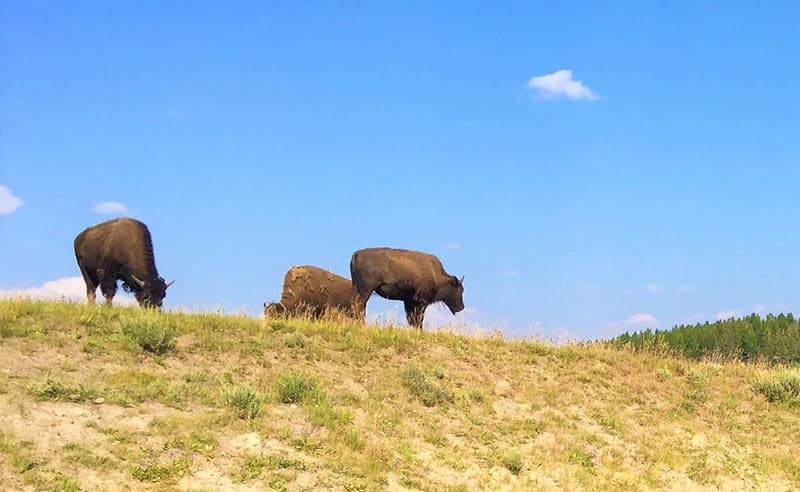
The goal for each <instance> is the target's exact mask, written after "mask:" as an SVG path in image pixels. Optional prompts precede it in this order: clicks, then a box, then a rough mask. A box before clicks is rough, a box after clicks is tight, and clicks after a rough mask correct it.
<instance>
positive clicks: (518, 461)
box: [501, 451, 523, 475]
mask: <svg viewBox="0 0 800 492" xmlns="http://www.w3.org/2000/svg"><path fill="white" fill-rule="evenodd" d="M501 462H502V464H503V467H505V468H506V469H507V470H508V471H510V472H511V473H513V474H514V475H519V474H520V472H521V471H522V465H523V464H522V453H520V452H519V451H511V452H510V453H507V454H506V455H504V456H503V459H502V460H501Z"/></svg>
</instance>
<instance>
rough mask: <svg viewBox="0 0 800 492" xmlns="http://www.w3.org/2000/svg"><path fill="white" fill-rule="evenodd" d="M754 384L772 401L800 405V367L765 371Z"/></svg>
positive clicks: (757, 389) (758, 390) (754, 386)
mask: <svg viewBox="0 0 800 492" xmlns="http://www.w3.org/2000/svg"><path fill="white" fill-rule="evenodd" d="M752 384H753V388H754V389H755V390H756V391H757V392H759V393H761V394H762V395H764V396H765V397H766V398H767V400H769V401H771V402H783V403H790V404H793V405H800V369H783V370H780V371H769V372H763V373H761V374H759V375H758V376H756V378H755V380H754V381H753V383H752Z"/></svg>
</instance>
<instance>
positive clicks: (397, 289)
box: [350, 248, 464, 330]
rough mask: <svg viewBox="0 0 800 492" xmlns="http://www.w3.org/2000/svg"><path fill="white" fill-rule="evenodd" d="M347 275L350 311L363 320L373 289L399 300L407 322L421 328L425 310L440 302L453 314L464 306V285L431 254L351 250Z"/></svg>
mask: <svg viewBox="0 0 800 492" xmlns="http://www.w3.org/2000/svg"><path fill="white" fill-rule="evenodd" d="M350 274H351V276H352V278H353V288H354V289H355V290H356V298H355V301H354V302H353V312H354V314H355V315H356V316H357V317H358V318H360V319H362V320H363V319H364V318H365V316H366V311H367V301H368V300H369V297H370V296H371V295H372V293H373V292H375V293H377V294H378V295H379V296H381V297H384V298H386V299H393V300H399V301H403V306H404V308H405V311H406V319H407V320H408V324H409V325H411V326H414V327H416V328H417V329H420V330H421V329H422V323H423V321H424V319H425V309H426V308H427V307H428V306H429V305H431V304H433V303H435V302H444V303H445V304H446V305H447V307H448V308H449V309H450V312H452V313H453V314H455V313H457V312H460V311H462V310H463V309H464V299H463V294H464V285H463V280H464V278H463V277H462V278H461V279H459V278H457V277H455V276H453V275H450V274H449V273H447V272H446V271H445V270H444V267H442V263H441V262H440V261H439V259H438V258H436V257H435V256H433V255H429V254H427V253H422V252H419V251H409V250H405V249H392V248H369V249H362V250H359V251H356V252H355V253H353V257H352V258H351V260H350Z"/></svg>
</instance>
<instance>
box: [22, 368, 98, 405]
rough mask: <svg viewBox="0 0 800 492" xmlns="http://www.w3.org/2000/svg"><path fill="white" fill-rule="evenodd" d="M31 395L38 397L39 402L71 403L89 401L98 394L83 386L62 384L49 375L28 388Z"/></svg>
mask: <svg viewBox="0 0 800 492" xmlns="http://www.w3.org/2000/svg"><path fill="white" fill-rule="evenodd" d="M28 390H29V391H30V393H31V394H32V395H33V396H34V397H36V399H37V400H42V401H47V400H53V401H57V400H64V399H66V400H71V401H87V400H91V399H93V398H95V397H96V396H97V392H96V391H95V390H93V389H91V388H87V387H85V386H83V385H78V386H70V385H68V384H65V383H63V382H61V380H60V379H59V378H57V377H55V376H51V375H50V374H49V373H48V374H46V375H45V377H44V379H42V380H41V381H40V382H39V383H37V384H34V385H32V386H30V387H29V388H28Z"/></svg>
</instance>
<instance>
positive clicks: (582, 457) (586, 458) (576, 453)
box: [569, 448, 594, 468]
mask: <svg viewBox="0 0 800 492" xmlns="http://www.w3.org/2000/svg"><path fill="white" fill-rule="evenodd" d="M569 460H570V461H571V462H572V463H575V464H576V465H581V466H582V467H584V468H591V467H592V466H594V463H593V462H592V455H591V454H589V453H587V452H586V451H584V450H582V449H579V448H575V449H573V450H572V452H571V453H570V454H569Z"/></svg>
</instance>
